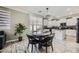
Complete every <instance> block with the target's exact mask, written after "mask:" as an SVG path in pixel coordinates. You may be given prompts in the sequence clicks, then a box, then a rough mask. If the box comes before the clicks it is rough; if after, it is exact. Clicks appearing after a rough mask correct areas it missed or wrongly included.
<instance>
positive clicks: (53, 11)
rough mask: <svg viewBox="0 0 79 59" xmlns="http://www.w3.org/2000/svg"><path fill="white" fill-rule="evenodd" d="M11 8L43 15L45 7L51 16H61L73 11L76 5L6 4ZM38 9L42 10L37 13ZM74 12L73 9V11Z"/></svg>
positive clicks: (78, 8) (76, 7)
mask: <svg viewBox="0 0 79 59" xmlns="http://www.w3.org/2000/svg"><path fill="white" fill-rule="evenodd" d="M6 7H8V8H11V9H15V10H19V11H22V12H26V13H27V12H31V13H34V14H40V15H45V14H46V8H49V11H48V13H49V14H50V15H52V16H56V17H62V16H66V15H68V14H71V13H73V10H78V11H79V7H78V6H6ZM39 11H42V12H41V13H39ZM74 12H75V11H74Z"/></svg>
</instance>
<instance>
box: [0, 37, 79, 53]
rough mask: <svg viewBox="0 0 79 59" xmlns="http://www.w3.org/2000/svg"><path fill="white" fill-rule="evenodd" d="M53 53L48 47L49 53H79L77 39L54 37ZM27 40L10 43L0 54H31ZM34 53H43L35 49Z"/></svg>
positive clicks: (43, 51)
mask: <svg viewBox="0 0 79 59" xmlns="http://www.w3.org/2000/svg"><path fill="white" fill-rule="evenodd" d="M52 43H53V51H52V49H51V47H48V53H78V52H79V44H78V43H76V38H75V37H68V36H67V37H66V39H63V40H59V39H56V37H54V39H53V42H52ZM27 44H28V41H27V39H25V40H23V41H21V42H11V43H8V44H7V45H6V46H5V47H4V48H3V49H2V50H1V51H0V52H1V53H31V46H30V47H29V49H27ZM33 53H41V52H40V51H39V50H38V49H35V48H34V51H33ZM42 53H45V47H43V50H42Z"/></svg>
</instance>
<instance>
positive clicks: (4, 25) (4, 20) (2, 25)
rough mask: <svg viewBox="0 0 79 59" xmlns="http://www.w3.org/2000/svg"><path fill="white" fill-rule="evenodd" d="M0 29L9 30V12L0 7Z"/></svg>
mask: <svg viewBox="0 0 79 59" xmlns="http://www.w3.org/2000/svg"><path fill="white" fill-rule="evenodd" d="M0 29H10V12H9V9H7V8H4V7H0Z"/></svg>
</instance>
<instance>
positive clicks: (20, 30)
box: [15, 23, 26, 41]
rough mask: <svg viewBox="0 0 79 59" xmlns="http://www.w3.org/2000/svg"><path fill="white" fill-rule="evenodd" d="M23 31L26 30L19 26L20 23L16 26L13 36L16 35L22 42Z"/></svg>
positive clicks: (21, 25)
mask: <svg viewBox="0 0 79 59" xmlns="http://www.w3.org/2000/svg"><path fill="white" fill-rule="evenodd" d="M25 29H26V27H25V26H24V25H23V24H21V23H18V24H16V26H15V35H18V39H19V41H22V34H23V32H24V30H25Z"/></svg>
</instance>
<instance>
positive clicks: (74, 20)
mask: <svg viewBox="0 0 79 59" xmlns="http://www.w3.org/2000/svg"><path fill="white" fill-rule="evenodd" d="M76 24H77V18H76V17H73V18H71V19H67V26H75V25H76Z"/></svg>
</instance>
